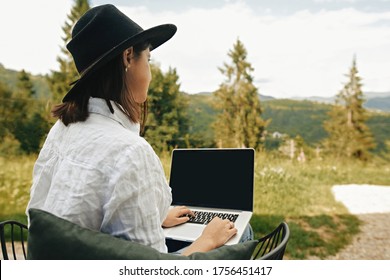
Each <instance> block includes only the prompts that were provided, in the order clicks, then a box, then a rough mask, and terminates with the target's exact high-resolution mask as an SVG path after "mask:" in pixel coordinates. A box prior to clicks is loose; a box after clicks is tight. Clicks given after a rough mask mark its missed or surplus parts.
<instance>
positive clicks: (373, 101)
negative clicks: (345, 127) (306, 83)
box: [293, 92, 390, 112]
mask: <svg viewBox="0 0 390 280" xmlns="http://www.w3.org/2000/svg"><path fill="white" fill-rule="evenodd" d="M364 98H365V100H366V102H365V103H364V105H363V106H364V107H365V108H367V109H369V110H374V111H382V112H390V92H365V93H364ZM293 99H294V100H308V101H314V102H321V103H328V104H332V103H334V101H335V96H332V97H318V96H310V97H296V98H293Z"/></svg>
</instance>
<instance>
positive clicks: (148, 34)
mask: <svg viewBox="0 0 390 280" xmlns="http://www.w3.org/2000/svg"><path fill="white" fill-rule="evenodd" d="M176 30H177V27H176V26H175V25H173V24H162V25H158V26H155V27H152V28H150V29H146V30H144V31H142V32H140V33H138V34H136V35H134V36H132V37H130V38H128V39H126V40H124V41H123V42H122V43H120V44H118V45H117V46H115V47H113V48H111V49H110V50H109V51H107V52H106V53H105V54H103V55H102V56H101V57H99V58H98V59H97V60H95V61H94V62H93V63H92V64H91V65H90V66H88V68H86V69H85V70H84V71H83V72H82V73H81V75H80V78H79V79H78V80H77V81H76V82H74V84H73V87H72V88H71V89H70V90H69V91H68V93H67V94H66V95H65V96H64V98H63V99H62V102H67V101H70V100H72V99H73V96H74V95H75V94H76V93H77V92H78V90H79V88H80V86H81V85H82V84H83V81H85V80H86V79H87V78H88V77H89V76H90V75H91V74H92V73H94V72H95V71H96V70H97V69H99V68H100V67H102V66H103V65H105V64H106V63H107V62H109V61H110V60H111V59H113V58H114V57H115V56H117V55H119V54H120V53H121V52H123V51H125V50H126V49H128V48H130V47H131V46H134V45H136V44H138V43H142V42H148V43H149V44H150V50H154V49H156V48H158V47H159V46H161V45H162V44H164V43H165V42H166V41H168V40H169V39H171V38H172V37H173V35H175V33H176Z"/></svg>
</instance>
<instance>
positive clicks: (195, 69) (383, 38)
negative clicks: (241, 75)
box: [123, 2, 390, 96]
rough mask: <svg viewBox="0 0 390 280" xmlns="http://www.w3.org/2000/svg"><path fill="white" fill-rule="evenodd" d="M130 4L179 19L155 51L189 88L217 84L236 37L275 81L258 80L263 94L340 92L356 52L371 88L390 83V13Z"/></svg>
mask: <svg viewBox="0 0 390 280" xmlns="http://www.w3.org/2000/svg"><path fill="white" fill-rule="evenodd" d="M123 9H124V10H125V12H126V13H127V14H128V15H129V16H130V17H134V16H135V15H136V16H137V20H136V21H139V22H140V23H142V24H143V23H145V25H147V26H153V25H156V24H160V23H163V22H173V23H175V24H177V26H178V33H177V35H176V36H175V37H174V38H173V39H172V41H171V42H168V43H167V44H166V45H165V46H163V47H161V49H158V50H156V53H155V54H154V55H153V56H154V57H155V59H156V60H157V61H160V62H161V64H162V66H163V67H166V68H167V67H168V66H173V67H176V68H177V70H178V73H179V76H180V79H181V82H182V88H183V89H184V90H186V91H188V92H201V91H212V90H215V89H217V88H218V86H219V84H220V83H221V82H222V81H223V76H222V75H221V74H220V72H219V71H218V67H220V66H222V65H223V63H224V62H229V59H228V56H227V53H228V51H229V50H230V49H231V48H232V46H233V44H234V43H235V41H236V40H237V38H239V39H240V40H241V41H242V42H243V43H244V45H245V47H246V48H247V50H248V60H249V61H250V62H251V63H252V66H253V67H254V68H255V72H254V76H255V81H263V80H267V81H270V82H268V83H262V82H259V83H258V86H259V90H260V92H262V93H264V94H270V95H274V96H286V95H287V96H303V95H304V96H308V95H321V96H330V95H334V94H337V93H338V91H339V90H340V89H341V87H342V83H344V82H345V77H344V74H346V73H347V72H348V71H349V67H350V66H351V63H352V59H353V56H354V55H357V62H358V68H359V69H360V73H361V76H362V78H363V83H364V85H365V88H366V89H367V90H370V91H371V90H374V91H386V90H389V89H390V83H388V81H387V80H386V81H385V80H382V78H381V77H383V76H384V74H383V73H384V71H387V69H388V68H389V66H390V65H389V64H390V52H388V51H387V49H390V27H389V26H386V25H380V26H378V25H375V23H376V22H378V21H385V22H387V21H388V20H389V19H390V13H389V12H383V13H364V12H362V11H357V10H355V9H351V8H349V9H342V10H335V11H326V10H324V11H320V12H310V11H308V10H303V11H299V12H297V13H294V14H292V15H289V16H273V15H258V14H255V13H254V11H253V9H251V8H250V7H249V6H247V5H246V4H245V3H244V2H234V3H226V4H225V5H224V6H223V7H222V8H219V9H207V10H205V9H190V10H188V11H186V12H183V13H181V14H175V13H169V12H164V13H152V12H150V11H149V10H148V9H147V8H141V9H137V10H134V9H131V8H123Z"/></svg>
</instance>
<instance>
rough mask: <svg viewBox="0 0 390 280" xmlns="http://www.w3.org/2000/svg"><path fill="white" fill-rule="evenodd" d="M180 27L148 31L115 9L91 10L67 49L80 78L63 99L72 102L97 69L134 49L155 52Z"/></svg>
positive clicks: (159, 27) (73, 35) (100, 8)
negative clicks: (146, 45) (144, 46)
mask: <svg viewBox="0 0 390 280" xmlns="http://www.w3.org/2000/svg"><path fill="white" fill-rule="evenodd" d="M176 30H177V28H176V26H175V25H173V24H163V25H158V26H155V27H152V28H150V29H147V30H144V29H142V27H141V26H139V25H138V24H137V23H135V22H134V21H132V20H131V19H130V18H129V17H127V16H126V15H125V14H123V13H122V12H121V11H119V10H118V9H117V8H116V7H115V6H113V5H110V4H108V5H101V6H97V7H94V8H92V9H90V10H88V11H87V12H86V13H85V14H84V15H83V16H82V17H81V18H80V19H79V20H78V22H77V23H76V24H75V26H74V28H73V31H72V39H71V40H70V41H69V43H68V44H67V45H66V47H67V49H68V50H69V52H70V53H71V54H72V56H73V60H74V62H75V65H76V68H77V71H78V72H79V74H80V78H79V79H78V80H77V81H75V82H74V83H73V87H72V88H71V89H70V90H69V91H68V93H67V94H66V95H65V97H64V98H63V100H62V101H63V102H66V101H69V100H72V99H73V98H74V96H75V95H76V94H80V92H79V89H80V86H81V85H82V83H83V81H85V80H86V79H87V78H88V76H90V75H91V74H92V73H93V72H95V71H96V70H97V69H99V68H100V67H102V66H103V65H104V64H106V63H107V62H109V61H110V60H111V59H113V58H114V57H115V56H117V55H119V54H120V53H122V52H123V51H125V50H126V49H128V48H130V47H131V46H134V45H137V44H139V43H144V42H147V43H149V44H150V50H154V49H156V48H157V47H159V46H160V45H162V44H163V43H165V42H166V41H168V40H169V39H170V38H172V36H173V35H174V34H175V33H176Z"/></svg>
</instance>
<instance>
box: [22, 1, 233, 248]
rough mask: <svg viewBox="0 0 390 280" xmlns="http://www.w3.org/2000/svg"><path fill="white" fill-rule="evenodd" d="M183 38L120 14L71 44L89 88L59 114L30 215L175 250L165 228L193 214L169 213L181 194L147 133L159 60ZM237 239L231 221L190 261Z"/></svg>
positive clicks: (91, 19) (103, 10)
mask: <svg viewBox="0 0 390 280" xmlns="http://www.w3.org/2000/svg"><path fill="white" fill-rule="evenodd" d="M175 32H176V26H174V25H172V24H165V25H159V26H156V27H153V28H151V29H148V30H143V29H142V28H141V27H140V26H138V25H137V24H136V23H135V22H133V21H132V20H131V19H129V18H128V17H127V16H126V15H124V14H123V13H121V12H120V11H119V10H118V9H117V8H116V7H114V6H112V5H102V6H98V7H95V8H92V9H91V10H89V11H88V12H87V13H86V14H85V15H83V16H82V17H81V18H80V20H79V21H78V22H77V23H76V25H75V26H74V28H73V31H72V40H71V41H70V42H69V43H68V45H67V48H68V50H69V51H70V52H71V54H72V56H73V59H74V62H75V64H76V67H77V70H78V71H79V73H80V79H79V80H78V81H76V82H75V83H74V85H73V87H72V88H71V90H70V91H69V92H68V93H67V94H66V96H65V97H64V99H63V103H62V104H60V105H58V106H56V107H55V108H54V109H53V111H52V113H53V115H54V116H55V117H57V118H58V119H59V120H58V121H57V122H56V124H55V125H54V126H53V128H52V129H51V131H50V133H49V135H48V137H47V139H46V142H45V144H44V146H43V148H42V150H41V152H40V154H39V157H38V159H37V162H36V164H35V167H34V173H33V185H32V187H31V198H30V202H29V204H28V206H27V209H29V208H39V209H43V210H46V211H48V212H51V213H53V214H55V215H57V216H59V217H62V218H64V219H67V220H69V221H71V222H74V223H76V224H78V225H80V226H83V227H86V228H90V229H93V230H99V231H102V232H106V233H109V234H111V235H115V236H119V237H122V238H125V239H128V240H132V241H135V242H139V243H142V244H145V245H148V246H151V247H153V248H155V249H157V250H159V251H161V252H166V251H167V248H166V245H165V238H164V235H163V231H162V226H164V227H171V226H175V225H178V224H181V223H184V222H186V221H187V220H188V217H187V216H188V215H192V212H191V211H190V210H189V209H188V208H186V207H177V208H173V209H172V210H170V211H168V209H169V206H170V203H171V200H172V198H171V189H170V187H169V186H168V185H167V182H166V179H165V176H164V171H163V169H162V165H161V163H160V161H159V159H158V157H157V155H156V154H155V153H154V151H153V149H152V148H151V146H150V145H149V144H148V143H147V142H146V141H145V140H144V139H143V138H141V137H140V136H139V132H140V128H142V127H143V125H144V122H145V114H146V111H147V110H146V109H147V107H146V99H147V90H148V86H149V83H150V81H151V73H150V68H149V59H150V51H151V50H153V49H155V48H157V47H158V46H160V45H161V44H163V43H165V42H166V41H167V40H169V39H170V38H171V37H172V36H173V35H174V34H175ZM236 232H237V230H236V229H235V227H234V224H233V223H231V222H229V221H228V220H221V219H219V218H218V219H214V220H213V221H212V222H211V223H210V224H209V225H208V226H207V227H206V229H205V230H204V232H203V234H202V235H201V236H200V237H199V239H198V240H196V241H195V242H194V243H193V244H192V245H190V246H189V247H188V248H186V249H185V251H184V253H183V254H185V255H188V254H191V253H192V252H196V251H198V252H199V251H200V252H205V251H208V250H211V249H214V248H217V247H219V246H221V245H223V244H224V243H225V242H226V241H227V240H229V239H230V238H231V237H232V236H233V235H235V234H236Z"/></svg>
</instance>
